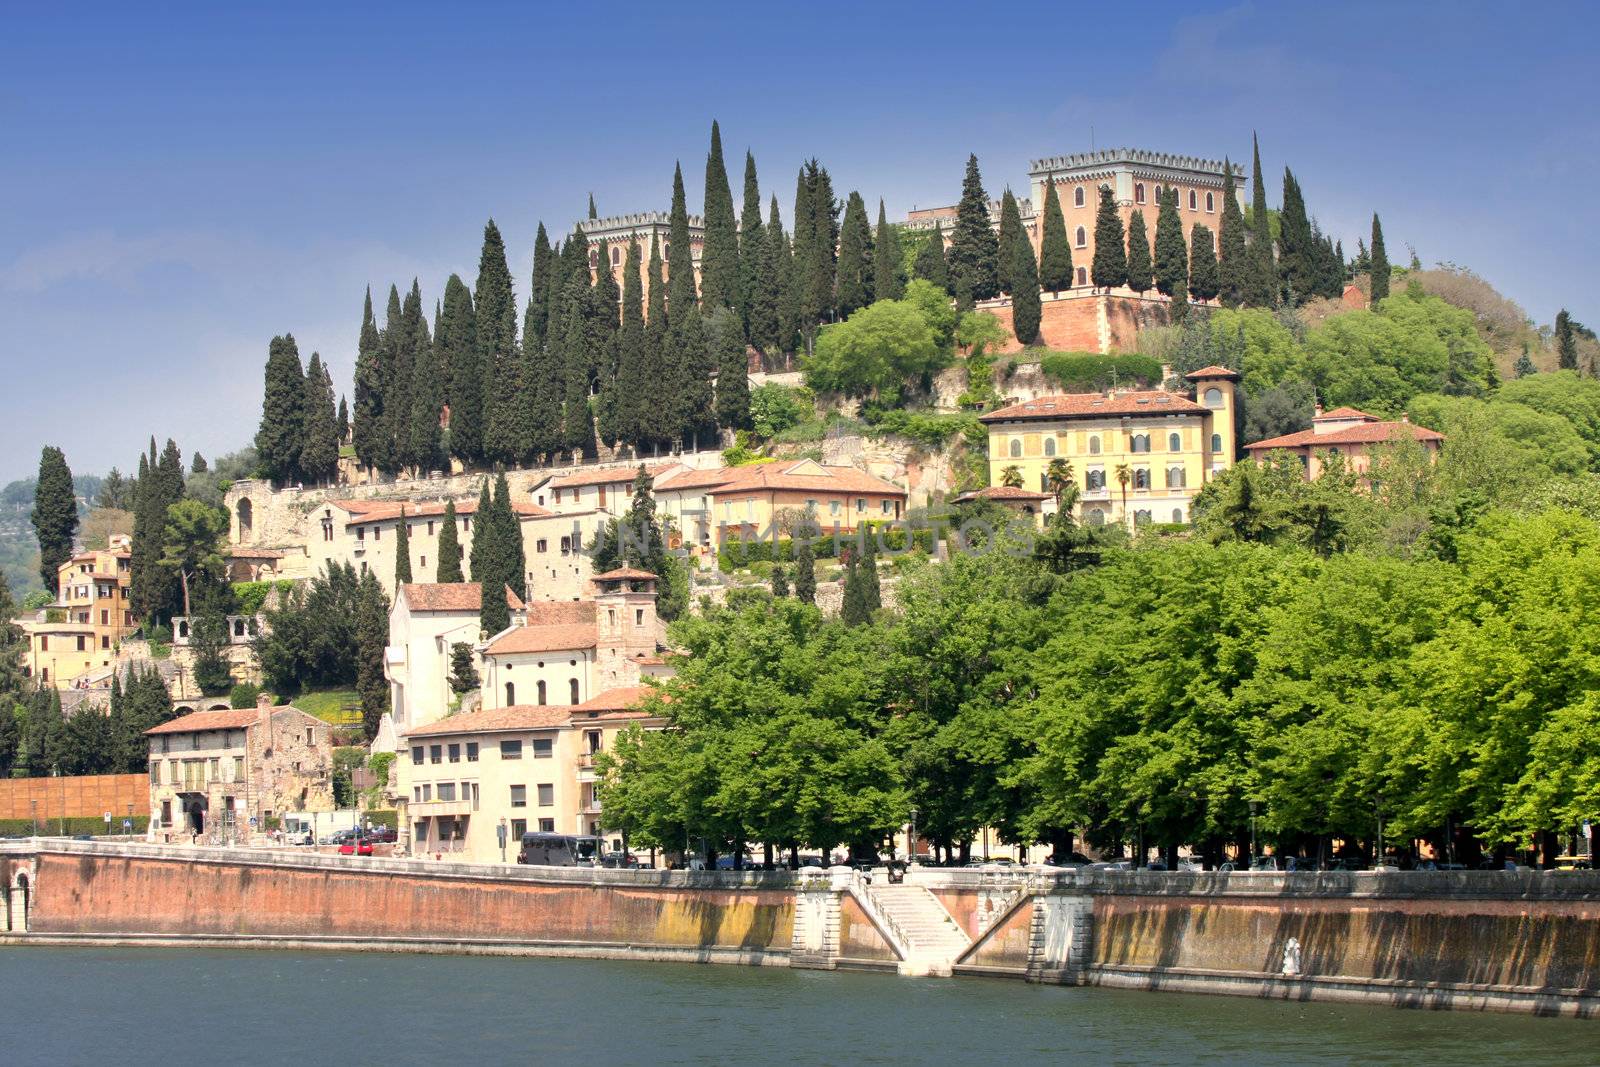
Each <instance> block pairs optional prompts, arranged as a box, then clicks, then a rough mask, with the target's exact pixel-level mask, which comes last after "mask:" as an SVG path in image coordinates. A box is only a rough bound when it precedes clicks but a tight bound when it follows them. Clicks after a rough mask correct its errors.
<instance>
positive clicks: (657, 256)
mask: <svg viewBox="0 0 1600 1067" xmlns="http://www.w3.org/2000/svg"><path fill="white" fill-rule="evenodd" d="M645 284H646V286H647V290H646V294H645V295H646V299H647V301H648V309H647V311H646V312H645V324H644V373H645V378H646V380H647V381H648V382H650V383H652V385H651V391H650V393H649V394H647V395H648V396H650V397H651V398H652V399H651V400H650V402H649V403H643V402H641V403H640V406H639V424H638V426H639V428H638V434H639V444H640V445H641V446H643V445H645V444H649V445H652V446H659V445H661V444H664V443H666V442H667V441H669V440H671V439H672V437H673V435H674V433H675V430H674V415H673V407H674V406H675V405H676V403H677V398H676V397H675V396H673V395H670V393H669V391H670V389H671V386H672V380H671V378H670V372H669V370H668V367H667V283H666V280H665V279H664V278H663V277H662V274H661V243H660V242H659V241H657V240H656V237H655V235H654V234H651V236H650V261H649V265H648V267H647V269H646V272H645Z"/></svg>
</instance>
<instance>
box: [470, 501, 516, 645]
mask: <svg viewBox="0 0 1600 1067" xmlns="http://www.w3.org/2000/svg"><path fill="white" fill-rule="evenodd" d="M499 534H500V529H499V526H498V525H497V524H496V523H495V521H494V497H493V496H492V495H491V494H490V491H489V479H488V478H485V479H484V480H483V484H482V485H481V486H480V487H479V489H478V507H477V510H475V511H474V512H473V513H472V553H471V567H472V581H474V582H477V583H478V585H479V586H480V587H481V588H480V590H479V593H480V600H479V602H478V610H479V618H480V620H481V625H482V627H483V630H484V632H485V633H489V634H497V633H499V632H500V631H501V630H504V629H505V628H506V627H507V626H508V625H509V624H510V621H511V615H510V611H509V609H508V608H507V607H506V598H505V595H504V594H503V593H502V592H501V591H500V588H499V586H498V585H497V580H498V579H501V578H503V576H504V574H505V566H504V563H503V561H502V546H501V545H500V537H499ZM491 589H492V590H493V592H492V593H491V592H490V590H491Z"/></svg>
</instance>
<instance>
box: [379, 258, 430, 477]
mask: <svg viewBox="0 0 1600 1067" xmlns="http://www.w3.org/2000/svg"><path fill="white" fill-rule="evenodd" d="M419 298H420V295H419ZM408 356H409V353H408V351H407V344H406V330H405V321H404V313H403V312H402V310H401V307H400V291H399V290H398V289H396V288H395V287H394V286H393V285H390V286H389V304H388V307H387V309H386V315H385V318H384V323H383V329H381V330H379V331H378V360H377V374H378V377H377V388H378V395H379V396H380V397H381V407H382V409H383V415H382V420H383V422H382V432H381V433H380V437H381V438H382V440H381V442H380V443H379V445H378V447H377V448H376V449H374V451H375V452H376V454H377V456H378V460H379V462H378V464H377V469H379V470H381V471H383V472H384V473H393V472H395V471H398V470H399V469H400V468H401V467H402V466H404V461H403V460H402V459H401V457H402V456H403V454H404V452H405V450H404V448H403V447H401V445H402V442H401V437H402V435H403V434H404V432H405V422H406V419H407V418H408V415H407V411H408V408H409V401H408V400H407V399H406V397H407V395H408V394H407V390H408V389H409V387H410V386H409V382H410V377H411V369H410V360H409V358H408Z"/></svg>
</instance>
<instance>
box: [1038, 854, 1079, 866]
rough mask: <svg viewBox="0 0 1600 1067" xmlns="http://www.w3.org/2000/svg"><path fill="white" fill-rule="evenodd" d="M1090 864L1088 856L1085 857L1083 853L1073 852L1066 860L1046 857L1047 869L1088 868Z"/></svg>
mask: <svg viewBox="0 0 1600 1067" xmlns="http://www.w3.org/2000/svg"><path fill="white" fill-rule="evenodd" d="M1089 862H1090V861H1089V857H1088V856H1085V855H1084V854H1083V853H1081V852H1073V853H1069V854H1068V855H1067V856H1066V857H1064V858H1062V857H1057V856H1054V855H1052V856H1046V857H1045V861H1044V865H1045V866H1046V867H1087V866H1089Z"/></svg>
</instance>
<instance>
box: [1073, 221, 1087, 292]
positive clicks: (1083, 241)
mask: <svg viewBox="0 0 1600 1067" xmlns="http://www.w3.org/2000/svg"><path fill="white" fill-rule="evenodd" d="M1075 243H1076V244H1077V246H1078V247H1079V248H1088V247H1089V231H1088V230H1086V229H1084V228H1083V227H1082V226H1079V227H1078V233H1077V235H1076V238H1075ZM1078 284H1079V285H1082V284H1083V268H1082V267H1079V268H1078Z"/></svg>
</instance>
